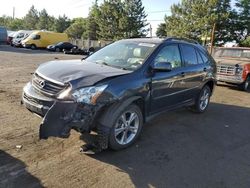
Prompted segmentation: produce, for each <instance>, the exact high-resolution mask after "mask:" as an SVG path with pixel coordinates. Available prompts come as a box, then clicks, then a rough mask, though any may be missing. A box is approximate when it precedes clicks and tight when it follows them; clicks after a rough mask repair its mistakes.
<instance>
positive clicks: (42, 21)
mask: <svg viewBox="0 0 250 188" xmlns="http://www.w3.org/2000/svg"><path fill="white" fill-rule="evenodd" d="M49 24H50V17H49V14H48V13H47V11H46V10H45V9H42V10H41V12H39V21H38V23H37V28H38V29H45V30H49V28H50V27H49V26H50V25H49Z"/></svg>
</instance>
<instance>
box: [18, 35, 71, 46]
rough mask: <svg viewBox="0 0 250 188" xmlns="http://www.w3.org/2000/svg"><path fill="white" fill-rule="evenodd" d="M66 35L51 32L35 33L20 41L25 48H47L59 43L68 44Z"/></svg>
mask: <svg viewBox="0 0 250 188" xmlns="http://www.w3.org/2000/svg"><path fill="white" fill-rule="evenodd" d="M68 41H69V38H68V35H67V34H66V33H56V32H51V31H35V32H33V33H32V34H31V35H30V36H29V37H28V38H26V39H25V40H23V41H22V45H23V46H24V47H25V48H31V49H36V48H47V46H49V45H51V44H56V43H59V42H68Z"/></svg>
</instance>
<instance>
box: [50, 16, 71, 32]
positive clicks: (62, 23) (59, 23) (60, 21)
mask: <svg viewBox="0 0 250 188" xmlns="http://www.w3.org/2000/svg"><path fill="white" fill-rule="evenodd" d="M70 24H71V21H70V19H69V18H68V17H67V16H65V15H63V16H59V17H58V18H57V19H55V21H54V25H53V30H54V31H56V32H59V33H62V32H64V31H65V30H66V29H67V28H68V27H69V26H70Z"/></svg>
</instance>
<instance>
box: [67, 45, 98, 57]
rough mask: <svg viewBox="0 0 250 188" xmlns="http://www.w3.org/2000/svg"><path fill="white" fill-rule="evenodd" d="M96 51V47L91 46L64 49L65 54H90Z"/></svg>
mask: <svg viewBox="0 0 250 188" xmlns="http://www.w3.org/2000/svg"><path fill="white" fill-rule="evenodd" d="M95 51H96V48H94V47H90V48H89V49H86V48H82V49H81V48H75V47H74V48H72V49H71V50H64V53H65V54H72V55H90V54H92V53H94V52H95Z"/></svg>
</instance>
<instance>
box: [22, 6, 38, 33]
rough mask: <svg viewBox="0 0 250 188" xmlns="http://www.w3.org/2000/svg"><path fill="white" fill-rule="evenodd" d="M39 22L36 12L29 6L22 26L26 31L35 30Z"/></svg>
mask: <svg viewBox="0 0 250 188" xmlns="http://www.w3.org/2000/svg"><path fill="white" fill-rule="evenodd" d="M38 21H39V15H38V11H37V10H36V9H35V7H34V5H32V6H31V8H30V10H29V12H28V13H27V14H26V16H25V17H24V25H25V28H26V29H30V30H32V29H37V23H38Z"/></svg>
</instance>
